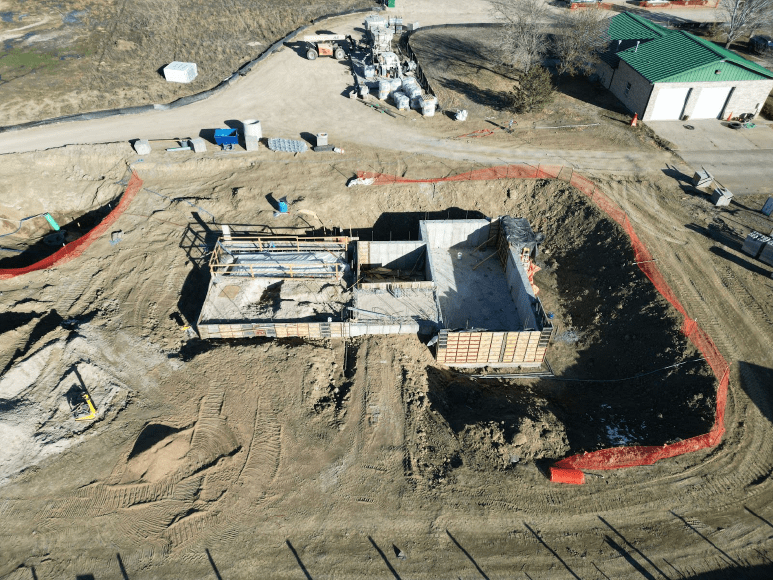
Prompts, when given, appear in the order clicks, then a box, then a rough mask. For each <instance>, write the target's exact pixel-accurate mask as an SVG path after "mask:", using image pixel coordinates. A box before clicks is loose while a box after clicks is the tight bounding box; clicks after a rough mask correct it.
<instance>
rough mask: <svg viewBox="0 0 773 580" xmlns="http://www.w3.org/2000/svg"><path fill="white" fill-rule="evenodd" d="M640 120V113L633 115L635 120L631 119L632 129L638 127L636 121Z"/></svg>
mask: <svg viewBox="0 0 773 580" xmlns="http://www.w3.org/2000/svg"><path fill="white" fill-rule="evenodd" d="M638 119H639V113H634V114H633V119H631V127H636V121H637V120H638Z"/></svg>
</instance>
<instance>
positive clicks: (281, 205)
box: [279, 200, 287, 213]
mask: <svg viewBox="0 0 773 580" xmlns="http://www.w3.org/2000/svg"><path fill="white" fill-rule="evenodd" d="M279 213H287V202H286V201H282V200H280V201H279Z"/></svg>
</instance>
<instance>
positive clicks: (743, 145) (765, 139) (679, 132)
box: [647, 119, 773, 151]
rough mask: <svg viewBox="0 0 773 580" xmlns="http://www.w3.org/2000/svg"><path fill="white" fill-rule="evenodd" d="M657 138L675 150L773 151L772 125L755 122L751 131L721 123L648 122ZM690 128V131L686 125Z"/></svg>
mask: <svg viewBox="0 0 773 580" xmlns="http://www.w3.org/2000/svg"><path fill="white" fill-rule="evenodd" d="M647 125H648V126H649V127H651V128H652V130H653V131H655V132H656V133H657V134H658V136H660V137H662V138H663V139H667V140H668V141H670V142H671V143H673V144H674V145H675V147H676V149H677V150H678V151H711V150H720V151H747V150H749V149H773V130H772V129H771V125H769V124H763V123H758V124H757V127H755V128H754V129H730V128H729V127H727V126H726V124H725V122H724V121H719V120H716V119H708V120H701V121H651V122H649V123H647ZM687 125H689V126H691V127H693V129H692V130H690V129H687V128H686V126H687Z"/></svg>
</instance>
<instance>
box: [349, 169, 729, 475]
mask: <svg viewBox="0 0 773 580" xmlns="http://www.w3.org/2000/svg"><path fill="white" fill-rule="evenodd" d="M357 177H361V178H373V179H374V182H373V183H374V184H377V185H385V184H391V183H435V182H440V181H474V180H490V179H508V178H521V179H523V178H537V179H561V180H563V181H568V182H569V183H570V184H571V185H572V186H573V187H575V188H576V189H578V190H579V191H581V192H582V193H584V194H585V195H587V196H588V197H589V198H590V199H591V200H592V201H593V202H594V203H595V204H596V206H598V208H599V209H600V210H601V211H603V212H604V213H605V214H606V215H607V216H609V217H610V218H611V219H612V220H614V221H615V222H616V223H617V224H619V225H620V227H622V228H623V230H624V231H625V233H626V235H627V236H628V238H629V239H630V240H631V246H632V247H633V251H634V258H635V261H636V265H637V266H638V267H639V269H640V270H641V271H642V272H643V273H644V275H645V276H646V277H647V278H648V279H649V280H650V281H651V282H652V284H653V285H654V286H655V288H656V289H657V290H658V292H660V294H661V295H662V296H663V297H664V298H665V299H666V300H668V301H669V302H670V303H671V305H672V306H673V307H674V308H676V310H677V311H678V312H679V313H680V314H681V315H682V316H684V324H683V326H682V331H683V332H684V334H685V335H686V336H687V338H688V340H689V341H690V342H691V343H692V344H693V345H694V346H695V348H697V349H698V350H699V351H700V352H701V354H702V355H703V356H704V358H705V359H706V362H707V363H708V365H709V367H710V368H711V370H712V372H713V373H714V376H715V377H716V378H717V380H718V381H719V383H718V385H717V401H716V408H715V412H714V425H713V427H712V428H711V431H709V432H708V433H704V434H703V435H699V436H697V437H692V438H690V439H685V440H683V441H679V442H677V443H671V444H668V445H663V446H660V447H657V446H633V447H613V448H610V449H601V450H599V451H592V452H589V453H581V454H578V455H573V456H571V457H567V458H565V459H561V460H560V461H557V462H556V463H555V465H554V467H552V468H551V475H550V480H551V481H557V482H561V483H575V484H579V483H583V482H584V480H585V479H584V475H583V473H582V472H581V471H579V470H580V469H620V468H623V467H635V466H637V465H651V464H653V463H655V462H656V461H659V460H661V459H667V458H670V457H676V456H677V455H682V454H684V453H690V452H693V451H698V450H700V449H706V448H708V447H713V446H715V445H717V444H718V443H719V442H720V440H721V439H722V435H723V434H724V432H725V406H726V403H727V389H728V386H729V384H730V365H729V364H728V363H727V361H726V360H725V358H724V357H723V356H722V354H721V353H720V352H719V350H718V349H717V347H716V345H715V344H714V342H713V341H712V340H711V338H710V337H709V335H708V334H706V332H705V331H704V330H703V329H702V328H701V327H700V326H699V325H698V323H697V322H695V321H694V320H691V319H690V318H689V316H688V314H687V311H686V310H685V308H684V306H682V304H681V302H679V299H678V298H677V297H676V294H675V293H674V291H673V290H672V289H671V287H670V286H669V285H668V282H666V279H665V278H664V277H663V274H661V272H660V270H659V269H658V267H657V265H656V263H655V261H654V259H653V257H652V254H650V252H649V250H648V249H647V247H646V246H645V245H644V243H643V242H642V241H641V240H640V239H639V236H638V235H637V234H636V231H635V230H634V228H633V226H632V225H631V222H630V220H629V219H628V216H627V215H626V213H625V212H624V211H623V210H622V209H621V208H620V207H619V206H618V205H617V204H616V203H615V202H614V201H612V200H611V199H610V198H609V197H608V196H607V195H606V194H605V193H604V192H603V191H601V190H600V189H599V188H598V187H597V186H596V184H595V183H593V182H592V181H591V180H590V179H588V178H587V177H585V176H582V175H578V174H576V173H573V172H572V171H571V169H569V168H564V167H561V166H555V165H540V166H539V167H534V166H531V165H501V166H497V167H487V168H484V169H476V170H474V171H468V172H466V173H460V174H459V175H453V176H449V177H441V178H434V179H406V178H403V177H397V176H395V175H386V174H383V173H373V172H358V173H357Z"/></svg>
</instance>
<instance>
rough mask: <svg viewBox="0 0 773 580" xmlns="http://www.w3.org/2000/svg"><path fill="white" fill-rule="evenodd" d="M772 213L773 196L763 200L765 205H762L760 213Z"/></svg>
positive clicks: (768, 214)
mask: <svg viewBox="0 0 773 580" xmlns="http://www.w3.org/2000/svg"><path fill="white" fill-rule="evenodd" d="M772 213H773V197H769V198H768V200H767V201H766V202H765V205H763V206H762V215H766V216H768V217H770V214H772Z"/></svg>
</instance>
